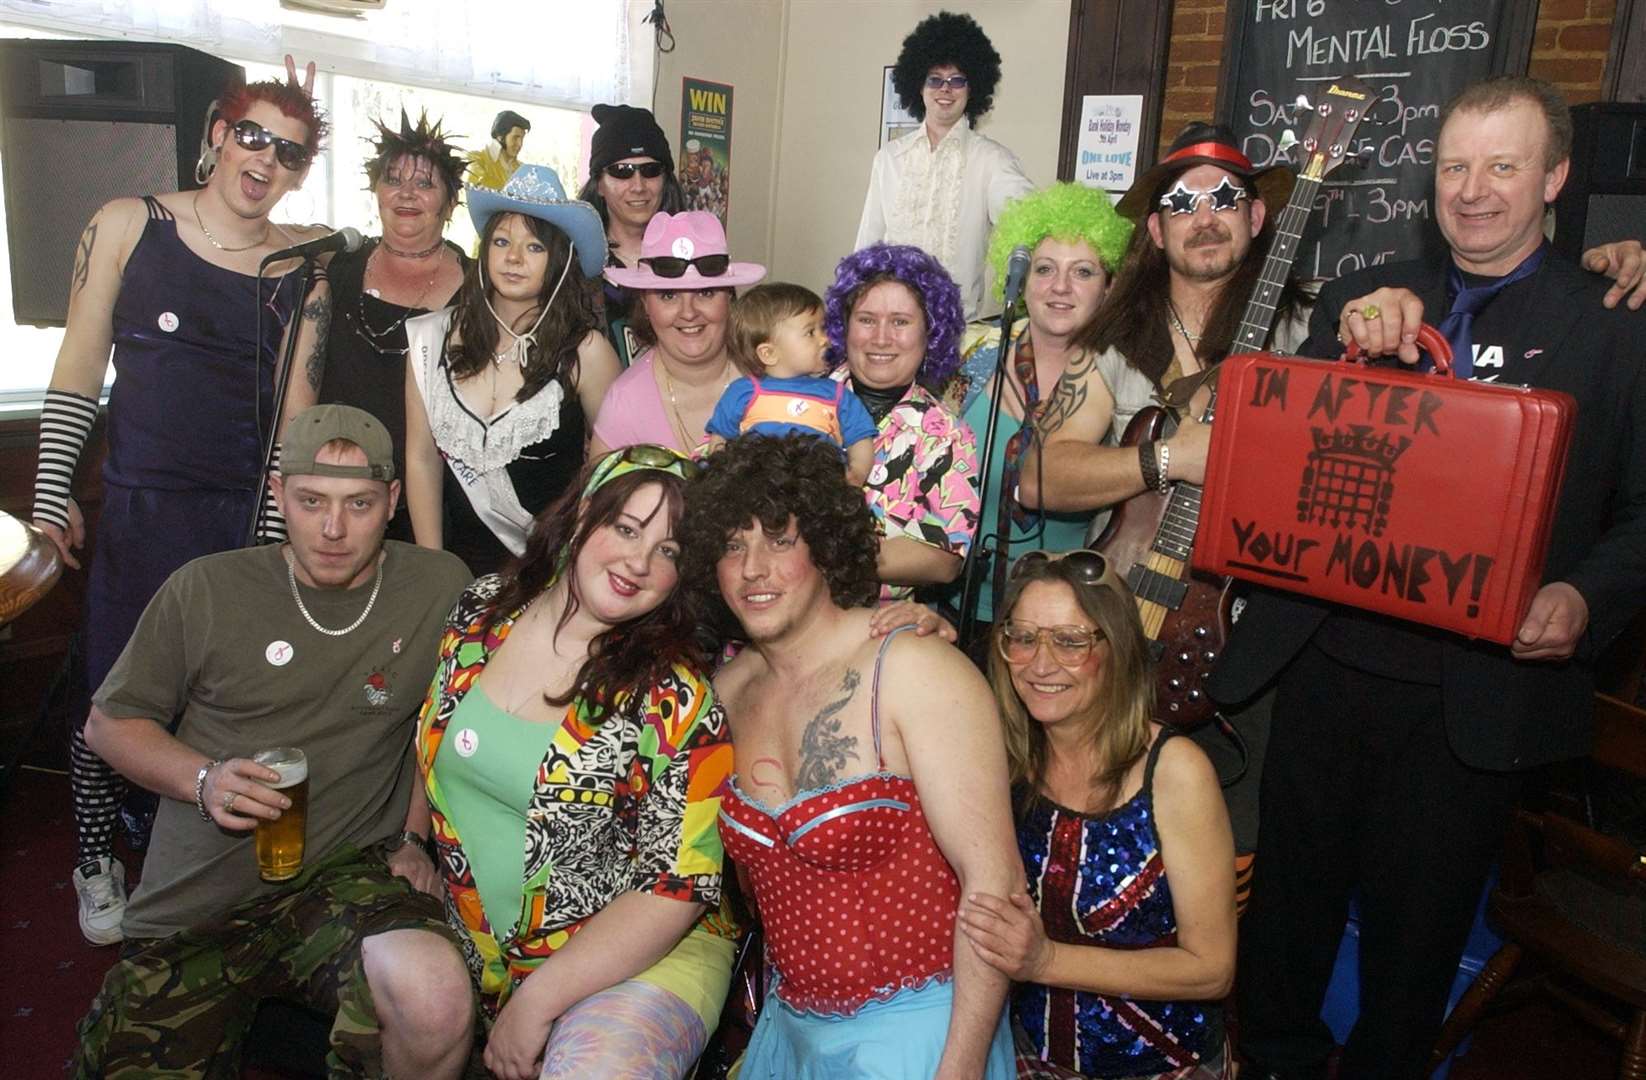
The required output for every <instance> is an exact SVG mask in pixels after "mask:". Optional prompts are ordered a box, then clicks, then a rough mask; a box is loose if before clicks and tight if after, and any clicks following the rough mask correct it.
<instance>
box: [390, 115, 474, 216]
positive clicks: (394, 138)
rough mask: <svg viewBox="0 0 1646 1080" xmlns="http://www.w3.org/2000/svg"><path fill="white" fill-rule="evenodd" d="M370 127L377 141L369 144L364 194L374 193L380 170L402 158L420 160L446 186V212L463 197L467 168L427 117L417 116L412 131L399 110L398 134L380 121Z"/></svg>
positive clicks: (439, 127) (447, 138) (456, 148)
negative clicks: (375, 134) (374, 128)
mask: <svg viewBox="0 0 1646 1080" xmlns="http://www.w3.org/2000/svg"><path fill="white" fill-rule="evenodd" d="M372 124H373V126H375V127H376V128H377V138H376V139H372V140H369V141H370V142H371V147H372V156H371V157H369V158H367V159H366V190H367V191H375V190H376V188H377V182H378V181H379V180H381V179H383V170H385V169H387V168H388V167H389V166H390V165H391V164H393V163H394V162H396V161H399V160H400V159H401V158H404V157H409V158H423V159H424V160H426V161H427V162H428V163H429V165H430V167H431V168H433V169H434V174H435V175H436V176H438V177H440V181H441V183H443V184H445V185H446V201H445V206H446V209H448V210H449V209H451V208H452V207H454V206H456V205H457V200H458V199H459V197H461V196H462V194H463V170H464V169H466V168H468V164H467V163H466V162H465V161H464V160H463V150H462V148H461V147H459V146H457V145H456V144H454V143H453V142H452V141H451V139H452V136H449V135H447V134H446V133H445V131H444V130H443V129H442V125H441V122H440V121H439V120H436V121H435V122H434V123H433V124H430V123H429V114H428V113H427V112H420V113H418V115H417V126H416V127H413V126H412V122H411V117H409V116H407V115H406V110H405V109H401V110H400V130H399V131H395V130H394V129H393V128H391V127H389V126H388V125H387V124H385V123H383V122H382V121H381V120H373V121H372Z"/></svg>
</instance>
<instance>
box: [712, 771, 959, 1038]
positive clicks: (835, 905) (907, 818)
mask: <svg viewBox="0 0 1646 1080" xmlns="http://www.w3.org/2000/svg"><path fill="white" fill-rule="evenodd" d="M720 838H721V840H722V841H723V842H724V843H725V846H726V853H727V854H728V855H730V856H732V858H734V859H736V860H737V862H738V863H739V864H740V865H741V866H743V867H744V868H745V869H746V870H747V871H748V873H749V877H750V878H751V879H752V880H753V882H754V891H755V899H756V902H757V903H758V904H759V907H760V919H761V922H762V923H763V924H764V926H765V930H766V955H767V959H769V960H770V961H771V963H772V966H773V967H774V968H776V970H777V974H778V985H777V990H776V993H777V995H778V996H779V997H780V998H782V999H783V1001H784V1003H786V1004H788V1005H789V1006H791V1007H793V1008H796V1009H804V1010H807V1011H810V1012H814V1013H823V1014H828V1015H851V1014H852V1013H855V1012H856V1011H857V1010H858V1009H860V1008H861V1007H862V1006H864V1005H865V1004H867V1003H868V1002H871V1001H882V1000H885V999H886V998H889V997H891V996H892V995H893V994H895V993H897V992H898V991H899V990H903V989H905V988H910V987H919V986H924V985H926V984H927V983H930V982H932V981H934V980H946V979H948V978H949V976H950V974H951V972H952V970H953V966H954V920H955V911H956V908H957V907H958V906H959V902H960V882H959V881H958V880H957V879H956V877H955V874H954V871H953V870H952V869H950V867H949V864H948V862H947V860H945V859H944V858H943V853H942V852H941V851H939V850H938V847H937V843H936V841H934V840H933V839H932V833H931V829H930V828H929V827H928V826H927V824H926V815H925V814H924V813H922V812H921V809H920V797H919V796H918V795H917V794H916V793H915V787H914V781H912V780H910V779H909V778H908V777H904V776H896V775H893V774H891V773H884V772H882V773H874V774H871V775H869V776H864V777H860V778H858V779H856V780H848V781H846V782H844V783H842V784H839V785H836V786H834V787H830V788H825V789H822V790H818V791H812V792H804V793H802V794H800V795H798V796H796V797H795V798H793V799H791V800H789V801H788V802H786V803H784V804H783V805H782V806H780V807H778V808H777V811H776V813H772V812H769V811H767V810H766V809H765V807H763V806H762V805H761V804H759V803H758V802H755V801H754V800H753V799H750V798H748V797H747V796H745V795H744V794H743V792H742V791H741V790H740V789H739V788H738V787H737V783H736V781H735V779H734V780H733V782H732V784H731V787H730V789H729V791H728V793H727V795H726V797H725V798H723V799H722V800H721V803H720Z"/></svg>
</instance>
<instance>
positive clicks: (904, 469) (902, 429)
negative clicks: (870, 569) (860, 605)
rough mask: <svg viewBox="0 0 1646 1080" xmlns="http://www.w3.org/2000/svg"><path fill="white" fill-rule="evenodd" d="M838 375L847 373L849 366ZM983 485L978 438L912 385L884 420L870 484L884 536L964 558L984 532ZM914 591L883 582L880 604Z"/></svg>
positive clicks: (836, 375) (868, 494) (873, 507)
mask: <svg viewBox="0 0 1646 1080" xmlns="http://www.w3.org/2000/svg"><path fill="white" fill-rule="evenodd" d="M832 377H833V378H836V379H845V378H848V377H849V372H848V371H847V369H846V366H845V365H844V364H842V365H841V366H840V367H839V368H838V369H836V370H835V371H834V372H833V374H832ZM977 484H978V481H977V436H975V435H973V434H972V429H971V428H970V427H969V426H968V425H967V424H966V422H965V421H964V420H961V419H959V418H958V417H956V416H955V414H954V413H952V412H950V411H949V409H948V408H946V407H945V406H944V405H943V404H942V403H941V402H939V401H938V400H937V398H936V397H935V396H933V395H932V394H931V392H930V391H928V390H927V389H926V388H925V387H923V386H921V385H920V384H919V383H914V384H912V385H910V387H909V392H908V393H906V394H904V395H903V400H902V401H899V402H898V403H897V404H896V405H893V406H892V409H891V411H890V412H888V413H887V414H886V416H885V418H884V419H883V420H881V421H880V424H879V434H878V435H876V436H875V440H874V467H873V468H872V469H870V470H869V479H868V482H867V484H866V486H865V489H864V496H865V497H866V498H867V499H868V501H869V509H871V510H873V511H874V516H875V517H876V518H877V519H879V520H880V522H881V524H882V526H883V528H884V530H885V535H886V536H888V537H896V536H901V537H906V538H908V539H910V540H916V541H919V542H920V543H922V544H930V545H932V546H933V547H936V548H942V549H943V550H944V551H950V552H953V553H954V554H956V555H959V556H961V557H964V556H965V554H966V552H967V551H969V550H970V549H971V546H972V536H973V535H974V534H975V533H976V532H977V511H978V507H979V505H980V503H981V501H982V499H981V496H980V495H979V494H978V490H977ZM913 592H914V589H913V588H911V587H910V586H907V585H882V586H881V587H880V601H881V603H886V602H887V601H890V600H902V599H904V598H906V597H907V596H909V595H910V594H911V593H913Z"/></svg>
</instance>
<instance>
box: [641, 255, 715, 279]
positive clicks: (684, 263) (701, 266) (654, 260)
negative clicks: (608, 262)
mask: <svg viewBox="0 0 1646 1080" xmlns="http://www.w3.org/2000/svg"><path fill="white" fill-rule="evenodd" d="M640 262H642V263H644V264H646V265H647V266H649V267H651V268H652V270H653V271H654V272H655V273H656V274H657V276H658V277H666V278H677V277H685V276H686V269H687V268H688V267H692V266H695V267H697V272H698V273H699V274H701V275H703V276H704V277H719V276H720V275H721V274H724V273H725V272H726V268H727V267H729V266H731V264H732V257H731V256H730V255H699V256H698V257H697V258H695V259H678V258H675V257H674V256H673V255H652V256H648V257H647V258H644V259H641V260H640Z"/></svg>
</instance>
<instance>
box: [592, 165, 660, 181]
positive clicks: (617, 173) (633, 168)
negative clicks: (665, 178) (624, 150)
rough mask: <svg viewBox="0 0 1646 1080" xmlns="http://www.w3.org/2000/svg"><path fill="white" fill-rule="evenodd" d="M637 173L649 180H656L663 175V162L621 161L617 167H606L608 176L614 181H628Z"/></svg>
mask: <svg viewBox="0 0 1646 1080" xmlns="http://www.w3.org/2000/svg"><path fill="white" fill-rule="evenodd" d="M635 173H639V174H640V175H641V176H644V177H645V178H646V179H647V180H656V179H657V178H658V177H659V176H662V175H663V163H662V162H661V161H640V162H634V161H619V162H617V163H616V164H615V165H607V166H606V175H607V176H609V177H611V178H612V179H613V180H627V179H629V178H630V177H631V176H633V175H634V174H635Z"/></svg>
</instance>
